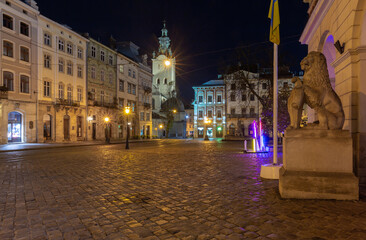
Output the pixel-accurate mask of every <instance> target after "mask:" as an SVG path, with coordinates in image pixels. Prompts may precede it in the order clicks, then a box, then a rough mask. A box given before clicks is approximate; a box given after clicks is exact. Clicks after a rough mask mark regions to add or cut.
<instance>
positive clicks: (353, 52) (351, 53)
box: [331, 46, 366, 68]
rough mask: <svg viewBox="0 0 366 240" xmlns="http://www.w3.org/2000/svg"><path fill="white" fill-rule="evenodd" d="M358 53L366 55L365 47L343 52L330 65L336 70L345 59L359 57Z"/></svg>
mask: <svg viewBox="0 0 366 240" xmlns="http://www.w3.org/2000/svg"><path fill="white" fill-rule="evenodd" d="M360 53H366V46H361V47H357V48H353V49H348V50H347V51H345V52H344V53H343V54H342V55H341V56H340V57H339V58H338V59H336V60H335V61H334V62H332V63H331V65H332V67H334V68H336V67H338V66H339V65H340V64H341V63H343V62H344V61H345V60H346V59H347V58H350V57H352V56H356V55H359V54H360Z"/></svg>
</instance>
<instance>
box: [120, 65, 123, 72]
mask: <svg viewBox="0 0 366 240" xmlns="http://www.w3.org/2000/svg"><path fill="white" fill-rule="evenodd" d="M123 70H124V69H123V65H119V72H120V73H123Z"/></svg>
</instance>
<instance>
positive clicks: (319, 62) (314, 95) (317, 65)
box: [290, 52, 344, 130]
mask: <svg viewBox="0 0 366 240" xmlns="http://www.w3.org/2000/svg"><path fill="white" fill-rule="evenodd" d="M301 69H302V70H304V71H305V73H304V77H303V82H302V89H303V91H304V98H305V99H304V101H305V103H306V104H307V105H308V106H309V107H310V108H312V109H314V110H315V112H316V113H317V114H318V120H319V124H316V125H312V126H313V127H314V128H317V129H330V130H334V129H342V127H343V124H344V112H343V108H342V103H341V100H340V99H339V97H338V95H337V94H336V93H335V92H334V90H333V88H332V86H331V84H330V79H329V74H328V68H327V61H326V59H325V56H324V55H323V54H322V53H320V52H310V53H309V54H308V55H307V56H306V57H305V58H304V59H303V60H302V61H301ZM290 114H291V113H290Z"/></svg>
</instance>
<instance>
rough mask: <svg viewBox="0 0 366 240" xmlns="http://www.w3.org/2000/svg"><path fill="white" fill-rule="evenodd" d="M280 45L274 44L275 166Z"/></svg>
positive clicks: (274, 161)
mask: <svg viewBox="0 0 366 240" xmlns="http://www.w3.org/2000/svg"><path fill="white" fill-rule="evenodd" d="M277 108H278V45H277V44H276V43H273V134H272V135H273V165H277V149H278V145H277V141H278V138H277V123H278V115H277V114H278V110H277Z"/></svg>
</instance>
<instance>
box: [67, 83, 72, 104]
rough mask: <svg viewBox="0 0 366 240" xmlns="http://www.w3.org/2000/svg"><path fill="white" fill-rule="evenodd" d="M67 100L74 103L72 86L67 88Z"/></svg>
mask: <svg viewBox="0 0 366 240" xmlns="http://www.w3.org/2000/svg"><path fill="white" fill-rule="evenodd" d="M67 100H68V101H69V102H71V101H72V87H71V86H67Z"/></svg>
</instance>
